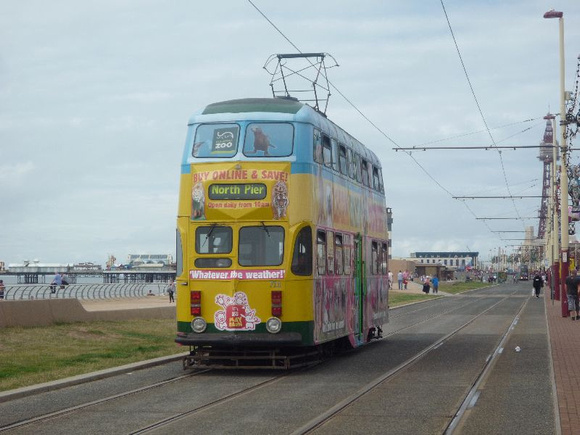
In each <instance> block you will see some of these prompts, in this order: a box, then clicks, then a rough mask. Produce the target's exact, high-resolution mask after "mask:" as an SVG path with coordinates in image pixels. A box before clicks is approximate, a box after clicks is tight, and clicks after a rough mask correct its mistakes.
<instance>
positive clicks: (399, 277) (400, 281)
mask: <svg viewBox="0 0 580 435" xmlns="http://www.w3.org/2000/svg"><path fill="white" fill-rule="evenodd" d="M397 281H399V290H403V272H401V271H400V270H399V273H397Z"/></svg>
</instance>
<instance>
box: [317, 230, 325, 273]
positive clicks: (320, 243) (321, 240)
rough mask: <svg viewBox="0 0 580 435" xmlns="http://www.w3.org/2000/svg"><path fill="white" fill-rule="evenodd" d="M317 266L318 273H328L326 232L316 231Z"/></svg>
mask: <svg viewBox="0 0 580 435" xmlns="http://www.w3.org/2000/svg"><path fill="white" fill-rule="evenodd" d="M316 267H317V271H318V275H326V233H325V232H324V231H317V232H316Z"/></svg>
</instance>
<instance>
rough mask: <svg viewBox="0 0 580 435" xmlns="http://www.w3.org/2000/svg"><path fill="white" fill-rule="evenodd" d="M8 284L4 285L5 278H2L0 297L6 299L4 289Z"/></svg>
mask: <svg viewBox="0 0 580 435" xmlns="http://www.w3.org/2000/svg"><path fill="white" fill-rule="evenodd" d="M5 289H6V286H5V285H4V280H2V279H0V299H4V291H5Z"/></svg>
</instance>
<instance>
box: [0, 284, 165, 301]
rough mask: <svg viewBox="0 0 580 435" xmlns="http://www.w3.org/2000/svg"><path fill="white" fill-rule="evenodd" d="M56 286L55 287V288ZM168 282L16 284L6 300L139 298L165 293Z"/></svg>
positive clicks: (6, 296)
mask: <svg viewBox="0 0 580 435" xmlns="http://www.w3.org/2000/svg"><path fill="white" fill-rule="evenodd" d="M53 287H54V288H53ZM166 287H167V283H163V282H160V283H138V282H137V283H135V282H133V283H115V284H68V285H66V286H51V285H50V284H14V285H7V286H6V288H5V290H4V299H5V300H31V299H65V298H73V299H116V298H139V297H144V296H147V295H150V294H154V295H160V294H163V292H164V290H165V288H166Z"/></svg>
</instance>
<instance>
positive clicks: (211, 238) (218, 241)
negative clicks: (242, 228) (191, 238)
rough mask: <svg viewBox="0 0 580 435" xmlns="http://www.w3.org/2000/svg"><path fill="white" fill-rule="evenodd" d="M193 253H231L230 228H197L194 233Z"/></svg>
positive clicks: (214, 226)
mask: <svg viewBox="0 0 580 435" xmlns="http://www.w3.org/2000/svg"><path fill="white" fill-rule="evenodd" d="M195 252H197V253H198V254H229V253H230V252H232V229H231V228H230V227H218V226H216V225H215V224H214V225H211V226H204V227H198V228H197V230H196V231H195Z"/></svg>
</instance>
